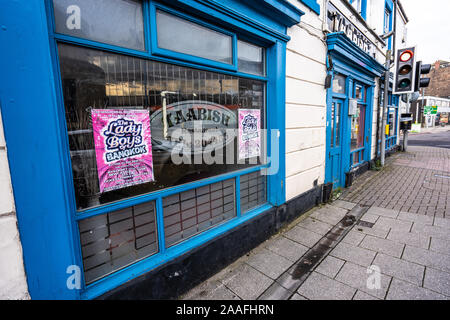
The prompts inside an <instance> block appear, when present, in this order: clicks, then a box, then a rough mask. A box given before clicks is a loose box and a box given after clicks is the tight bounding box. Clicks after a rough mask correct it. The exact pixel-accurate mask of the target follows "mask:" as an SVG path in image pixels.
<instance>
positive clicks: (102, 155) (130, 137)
mask: <svg viewBox="0 0 450 320" xmlns="http://www.w3.org/2000/svg"><path fill="white" fill-rule="evenodd" d="M92 127H93V131H94V142H95V156H96V159H97V172H98V180H99V185H100V192H107V191H111V190H116V189H121V188H125V187H129V186H133V185H137V184H141V183H145V182H150V181H153V180H154V177H153V159H152V143H151V134H150V119H149V113H148V110H113V109H92Z"/></svg>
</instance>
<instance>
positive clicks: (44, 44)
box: [0, 0, 320, 299]
mask: <svg viewBox="0 0 450 320" xmlns="http://www.w3.org/2000/svg"><path fill="white" fill-rule="evenodd" d="M302 2H303V3H304V4H306V5H308V6H310V7H311V9H312V10H313V11H314V12H316V13H317V14H319V12H320V11H319V6H318V5H317V3H316V2H315V1H313V0H308V1H302ZM91 3H92V2H90V1H84V0H73V1H65V0H53V1H44V0H31V1H30V0H26V1H25V0H23V1H15V2H10V1H9V2H7V3H4V4H3V7H2V10H1V13H0V18H1V19H0V20H1V21H2V30H1V31H0V41H1V42H2V43H9V49H8V50H6V51H2V53H1V59H0V61H1V62H0V66H1V69H2V73H3V76H2V77H1V79H0V90H1V91H0V105H1V108H2V109H1V111H2V117H3V124H4V131H5V137H6V142H7V146H8V159H9V164H10V171H11V179H12V184H13V189H14V197H15V205H16V212H17V218H18V224H19V231H20V235H21V242H22V247H23V256H24V265H25V271H26V275H27V281H28V289H29V292H30V295H31V297H32V298H33V299H92V298H95V297H98V296H100V295H102V294H105V293H107V292H108V291H110V290H113V289H115V288H117V287H119V286H121V285H122V284H124V283H126V282H128V281H130V280H133V279H136V277H138V276H142V275H145V274H146V273H148V272H149V271H151V270H155V269H157V268H163V267H164V266H165V265H166V264H167V263H169V262H171V261H174V260H175V259H176V258H178V257H180V256H182V255H184V254H187V253H189V252H190V251H192V250H193V249H195V248H198V247H199V246H202V245H204V244H205V243H208V241H211V240H212V239H216V238H218V237H221V236H223V235H224V234H227V232H229V231H231V230H234V229H235V228H236V227H238V226H240V225H242V224H245V223H248V222H249V221H252V219H254V218H255V217H258V216H261V215H262V214H264V213H265V212H267V211H268V210H269V209H271V208H274V207H277V206H280V205H282V204H283V203H285V189H284V186H285V181H284V180H285V158H284V154H285V68H286V66H285V64H286V60H285V55H286V42H287V41H288V40H289V37H288V36H287V35H286V30H287V27H289V26H292V25H293V24H296V23H298V22H299V21H300V17H301V15H303V12H301V11H300V10H299V9H298V8H296V7H295V6H293V5H291V4H289V3H288V2H286V1H283V0H264V1H253V0H248V1H235V0H226V1H214V0H178V1H175V0H173V1H164V3H160V2H157V1H151V0H143V1H138V0H133V1H123V0H114V1H103V2H102V3H101V5H100V6H101V14H99V12H98V11H96V10H98V7H97V8H96V7H95V6H91ZM80 12H81V14H82V17H83V18H82V19H81V18H80V16H79V14H80ZM117 14H119V15H120V16H121V17H122V19H117V20H115V19H114V16H115V15H117ZM124 16H127V17H129V18H130V20H129V21H127V20H126V19H123V17H124ZM102 20H103V21H102ZM24 21H26V23H24ZM131 22H132V23H131ZM85 23H91V24H92V26H93V27H92V26H91V28H87V29H84V30H87V31H86V33H83V32H80V30H83V28H81V27H80V26H83V25H84V24H85ZM96 23H98V24H97V25H96ZM127 23H129V25H127ZM95 26H97V27H95ZM122 28H123V29H122ZM183 28H190V29H189V30H187V31H186V32H183V30H184V29H183ZM180 30H181V31H180ZM195 30H197V31H198V33H199V34H202V35H203V37H208V39H210V40H211V41H216V43H218V45H220V46H224V48H226V49H224V50H218V51H217V52H211V51H205V50H203V51H202V50H201V48H202V46H201V45H200V44H201V43H200V42H197V43H199V45H198V46H192V43H194V44H195V43H196V41H200V40H201V37H200V38H198V37H197V39H194V41H191V42H190V43H189V42H186V44H185V45H184V46H182V47H177V45H179V43H177V41H170V39H171V38H170V37H169V38H165V36H167V35H174V34H178V38H179V41H180V43H181V42H183V41H184V42H183V43H185V39H183V36H182V37H180V36H179V35H180V34H181V35H183V34H184V35H187V34H192V35H194V36H195V35H196V33H195V32H196V31H195ZM117 35H118V36H117ZM167 39H169V41H165V40H167ZM212 47H213V48H217V47H214V46H212ZM186 48H187V49H186ZM212 51H213V50H212ZM243 53H245V54H243ZM214 90H217V92H216V91H214ZM195 99H197V100H204V101H207V102H208V103H210V104H214V105H218V104H219V105H221V107H220V108H221V110H222V109H224V108H225V109H227V110H225V112H228V113H227V114H228V115H230V114H232V113H233V112H235V111H233V110H235V109H237V108H241V107H245V106H246V107H247V108H249V109H255V108H256V109H258V110H259V112H260V113H261V114H262V115H263V116H262V118H263V120H262V126H263V128H266V129H268V131H270V130H274V131H275V132H278V134H275V135H272V137H271V138H269V137H267V151H266V153H264V154H262V155H261V158H266V159H267V161H262V160H264V159H262V160H261V161H259V162H257V163H256V164H252V165H246V166H244V167H238V168H234V167H232V168H223V167H220V168H216V169H214V170H215V171H211V170H213V169H211V168H213V167H214V166H208V167H207V168H205V167H202V168H197V169H196V170H194V171H192V173H191V175H190V176H188V173H189V172H190V171H189V170H188V169H187V167H183V168H185V169H183V170H181V172H179V171H180V170H179V171H176V169H173V170H170V169H168V168H169V167H167V165H168V164H167V162H166V160H164V159H163V157H159V158H158V155H156V153H157V152H161V153H162V154H163V153H164V147H165V144H164V141H162V142H161V141H160V142H159V143H156V142H155V143H156V144H153V141H152V144H153V150H154V166H155V168H156V166H160V168H161V170H160V171H161V172H160V173H155V175H156V176H157V177H160V178H159V179H160V180H161V181H162V180H164V179H165V180H164V183H161V185H157V183H156V184H155V183H153V184H147V185H144V187H141V189H140V188H134V189H133V187H134V186H132V187H129V188H131V189H129V188H124V189H123V190H125V191H121V192H119V191H112V192H110V193H109V194H108V196H105V195H103V194H102V195H98V190H97V189H96V188H98V186H96V185H95V184H94V185H92V183H91V182H92V177H89V179H87V178H86V177H87V173H86V172H88V171H87V170H88V169H89V168H92V166H91V165H90V164H89V163H87V161H90V159H91V158H90V157H92V146H91V147H86V146H84V145H83V146H84V147H85V148H83V146H80V144H83V143H84V142H85V141H86V138H85V135H86V134H87V135H92V128H91V127H89V126H90V125H92V122H91V121H90V120H89V119H90V118H89V117H86V113H87V112H91V109H95V108H97V109H118V108H121V109H127V108H128V109H130V108H132V109H146V110H149V111H150V112H154V114H157V111H158V110H162V109H161V108H163V107H161V106H164V108H165V106H166V105H167V106H169V105H170V106H171V107H173V108H175V107H179V105H180V103H181V102H183V101H186V100H189V101H191V100H195ZM234 99H236V100H234ZM204 101H203V102H204ZM79 106H82V107H79ZM223 106H226V107H223ZM179 108H180V107H179ZM233 108H234V109H233ZM155 117H156V116H155ZM167 119H169V118H167ZM161 123H162V124H164V125H166V124H165V121H164V120H163V121H160V124H161ZM152 130H153V131H152V137H153V135H155V137H156V136H157V135H158V130H159V129H158V125H157V124H155V127H154V128H153V129H152ZM161 132H164V135H165V131H161ZM273 137H275V138H273ZM155 139H156V138H155ZM81 142H83V143H81ZM90 148H91V149H90ZM158 159H159V160H158ZM91 160H92V159H91ZM158 161H159V162H158ZM274 165H275V166H276V167H277V170H276V171H275V172H273V173H272V174H270V175H264V174H262V172H263V171H264V170H267V168H268V167H273V166H274ZM90 166H91V167H90ZM155 170H156V169H155ZM208 170H209V171H208ZM269 170H270V169H269ZM155 172H156V171H155ZM173 172H176V173H174V174H178V175H179V176H180V177H182V178H177V179H174V180H173V181H172V182H168V181H169V180H170V177H171V176H172V173H173ZM158 175H159V176H158ZM195 177H197V178H195ZM80 181H81V182H80ZM94 189H95V190H94ZM217 194H219V195H220V196H218V198H214V197H215V195H217ZM205 197H207V198H208V199H209V200H208V201H207V205H208V206H209V207H210V209H211V207H212V206H213V203H214V201H216V200H220V201H219V202H220V203H221V204H220V206H219V207H217V208H219V209H218V210H219V211H220V213H219V214H218V215H217V216H211V217H209V218H208V219H207V220H205V221H207V223H206V222H205V223H206V224H205V223H203V224H202V223H201V221H200V219H202V218H201V214H200V213H199V212H200V210H201V207H202V203H201V202H200V199H204V198H205ZM188 200H189V201H191V202H189V201H188ZM192 202H194V204H192ZM188 203H191V204H189V206H192V208H191V207H189V208H190V209H192V210H193V211H195V212H196V213H195V212H194V213H193V215H194V218H195V219H196V220H195V219H194V220H195V221H196V222H195V221H194V222H192V223H191V225H190V229H189V227H188V226H186V225H184V223H185V222H186V221H188V220H187V219H188V218H186V220H183V219H184V218H183V217H180V218H179V219H181V220H177V219H178V218H176V217H178V216H182V213H183V212H187V211H188V210H187V209H186V210H183V209H182V208H183V206H184V207H186V206H188ZM177 208H178V209H177ZM217 208H216V209H217ZM208 212H210V211H208ZM177 215H178V216H177ZM211 215H212V214H211ZM175 218H176V219H175ZM174 221H175V222H174ZM190 221H192V220H190ZM193 227H194V229H192V228H193ZM121 228H122V229H121ZM99 230H100V231H99ZM102 232H103V233H104V234H100V233H102ZM129 234H131V238H130V239H131V240H130V239H128V238H127V235H129ZM117 235H120V236H117ZM114 237H115V238H114ZM120 241H122V242H120ZM102 246H106V247H102ZM127 248H131V249H127ZM114 250H117V251H114ZM127 250H129V251H127ZM119 251H120V252H119ZM105 256H107V258H106V259H107V261H109V262H104V261H103V262H102V259H104V257H105ZM80 269H81V274H78V273H77V272H79V270H80ZM78 275H79V276H80V277H81V278H80V279H78V278H77V276H78Z"/></svg>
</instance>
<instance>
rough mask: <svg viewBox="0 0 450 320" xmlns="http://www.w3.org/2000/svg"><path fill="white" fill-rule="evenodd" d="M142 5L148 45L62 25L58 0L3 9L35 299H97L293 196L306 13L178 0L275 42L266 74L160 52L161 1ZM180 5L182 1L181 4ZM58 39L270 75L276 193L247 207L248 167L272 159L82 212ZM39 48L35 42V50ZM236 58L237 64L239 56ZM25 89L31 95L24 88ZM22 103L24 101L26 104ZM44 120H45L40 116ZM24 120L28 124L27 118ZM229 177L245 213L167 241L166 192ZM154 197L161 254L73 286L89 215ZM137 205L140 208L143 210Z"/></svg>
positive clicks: (21, 209) (15, 164) (21, 207)
mask: <svg viewBox="0 0 450 320" xmlns="http://www.w3.org/2000/svg"><path fill="white" fill-rule="evenodd" d="M142 3H143V14H144V30H145V33H144V39H145V50H144V51H141V50H135V49H132V48H126V47H121V46H117V45H116V44H110V43H102V42H100V41H95V40H92V39H84V38H81V37H73V36H70V35H67V34H61V33H55V32H54V19H53V12H54V11H53V6H52V1H51V0H46V1H26V0H23V1H18V2H8V3H5V5H4V7H3V8H2V13H3V12H6V13H11V14H5V15H4V17H5V22H4V23H5V24H6V25H11V26H15V27H14V28H8V30H10V31H11V32H3V33H2V34H1V36H2V40H5V41H6V42H8V43H11V44H12V46H11V50H8V51H7V52H2V59H1V62H0V64H1V66H2V70H3V71H4V72H5V73H6V74H9V75H10V76H9V77H8V81H6V80H2V79H3V78H2V79H0V81H1V83H0V84H1V86H2V88H4V90H2V93H1V95H2V96H1V97H2V103H1V108H2V116H3V123H4V128H5V137H6V140H7V144H8V157H9V161H10V171H11V177H12V182H13V188H14V195H15V201H16V211H17V216H18V221H19V230H20V233H21V240H22V247H23V252H24V265H25V270H26V273H27V281H28V289H29V292H30V295H31V297H32V298H34V299H80V298H81V299H90V298H94V297H97V296H99V295H101V294H103V293H105V292H107V291H109V290H111V289H113V288H115V287H117V286H119V285H121V284H123V283H125V282H126V281H129V280H131V279H134V278H136V277H137V276H139V275H142V274H144V273H146V272H148V271H150V270H152V269H154V268H156V267H158V266H161V265H163V264H165V263H167V262H168V261H170V260H171V259H174V258H176V257H178V256H180V255H182V254H184V253H186V252H189V251H190V250H192V249H194V248H196V247H198V246H199V245H201V244H204V243H206V242H207V241H209V240H211V239H213V238H215V237H217V236H219V235H221V234H223V233H225V232H227V231H229V230H231V229H232V228H234V227H236V226H238V225H240V224H242V223H243V222H245V221H248V220H250V219H252V218H253V217H255V216H257V215H259V214H260V213H262V212H264V211H265V210H267V209H268V208H270V207H271V206H278V205H281V204H283V203H284V202H285V189H284V186H285V159H284V157H283V156H280V155H284V154H285V132H284V131H283V130H282V128H285V110H284V109H285V108H284V105H285V63H286V60H285V54H286V42H287V41H288V40H289V37H288V36H287V35H286V34H285V32H286V27H288V26H290V25H292V24H289V23H294V22H295V23H298V22H299V20H300V16H301V15H302V14H303V13H302V12H301V11H299V10H297V9H296V10H294V9H293V8H292V6H288V5H286V7H283V8H284V9H286V10H281V9H280V8H279V6H281V5H282V4H283V3H282V2H277V6H274V7H273V10H272V11H270V12H269V11H268V12H266V19H267V21H268V20H269V19H270V18H268V17H272V16H273V15H274V14H275V15H277V16H278V18H277V19H276V20H273V21H271V24H270V25H267V24H263V23H262V22H258V17H260V16H261V12H260V11H257V10H253V9H252V8H251V7H250V6H249V7H242V8H241V9H242V10H240V11H239V12H238V11H236V10H234V9H233V8H232V7H228V6H225V5H222V4H219V3H218V4H217V5H212V6H210V5H208V6H206V5H205V4H204V3H203V2H200V1H192V0H180V1H178V2H177V3H179V7H177V9H180V8H182V9H183V14H186V15H188V16H194V15H195V13H198V12H202V15H201V16H202V18H203V17H205V19H207V18H208V17H209V19H210V20H209V21H208V22H206V23H207V24H208V25H209V24H211V21H212V20H213V21H215V24H214V25H216V24H217V27H218V28H220V29H224V26H226V31H227V32H231V33H233V34H235V35H237V36H240V35H241V33H242V35H245V36H244V37H243V38H244V40H245V41H247V42H253V43H256V44H258V45H263V46H264V47H265V50H266V54H265V57H266V59H265V61H266V75H265V76H257V75H252V74H246V73H242V72H239V71H238V70H235V69H227V68H222V67H221V66H214V65H212V64H210V63H209V61H196V62H195V63H194V62H193V60H192V59H190V57H186V59H184V58H183V59H176V58H174V57H172V56H170V55H167V56H163V55H154V54H153V53H152V48H151V32H150V31H152V30H151V28H150V23H151V19H150V6H151V5H152V4H153V1H150V0H144V1H143V2H142ZM255 3H256V1H255ZM175 5H177V4H175V3H174V6H175ZM19 8H20V9H19ZM275 9H276V10H275ZM173 10H175V9H173ZM175 11H176V10H175ZM249 17H250V18H249ZM281 17H285V19H281ZM23 21H27V24H24V23H23ZM281 21H282V22H281ZM286 21H288V22H286ZM29 30H33V32H29ZM19 35H20V36H19ZM58 43H64V44H70V45H76V46H78V47H84V48H89V49H96V50H102V51H106V52H111V53H115V54H120V55H125V56H129V57H137V58H142V59H148V60H152V61H159V62H164V63H169V64H175V65H179V66H186V67H191V68H198V69H201V70H205V71H212V72H220V73H222V74H226V75H233V76H239V77H242V78H246V79H254V80H258V81H262V82H264V83H265V84H266V92H265V94H264V95H265V101H266V112H267V114H268V115H269V116H268V117H267V128H268V129H269V130H275V131H278V133H279V134H274V135H271V137H272V138H273V141H272V140H271V139H269V140H268V141H267V144H268V148H267V150H268V152H267V156H268V158H269V159H270V161H271V162H270V164H274V165H276V166H277V168H276V169H277V170H274V172H272V174H270V175H267V178H266V179H267V180H266V183H267V193H266V194H265V199H264V197H262V198H263V199H262V201H263V202H262V203H260V204H258V205H257V206H256V207H255V206H249V205H248V203H244V202H242V204H243V208H246V209H242V210H241V200H242V199H245V197H246V195H245V192H246V182H247V181H248V180H247V179H249V176H248V175H252V174H254V173H258V172H260V171H261V170H264V169H265V168H266V167H267V165H266V166H255V167H252V168H248V169H245V170H241V171H234V172H229V173H225V174H222V175H219V176H214V177H210V178H206V179H203V180H199V181H195V182H193V183H189V184H186V185H180V186H176V187H173V188H169V189H167V190H162V191H157V192H154V193H151V194H143V195H140V196H137V197H133V198H127V199H125V200H123V201H118V202H114V203H109V204H107V205H104V206H99V207H95V208H92V209H89V210H85V211H82V212H79V211H77V207H76V203H75V199H74V196H73V195H74V191H73V181H72V180H73V179H72V178H73V177H72V170H71V160H70V150H69V145H68V143H69V141H68V138H67V127H66V123H65V112H64V103H63V102H64V99H63V92H62V85H61V78H60V72H61V71H60V65H59V58H58V51H57V46H58ZM46 44H49V45H46ZM30 47H31V48H34V49H33V50H29V48H30ZM25 48H26V49H25ZM17 57H20V60H21V61H22V62H23V64H22V67H21V68H16V66H17V65H16V64H11V63H6V62H7V61H12V60H14V59H17ZM235 60H236V59H235ZM234 63H235V64H236V61H234ZM5 92H7V93H5ZM24 92H27V94H26V95H25V94H23V93H24ZM15 106H21V107H22V106H23V108H17V107H15ZM36 119H39V121H37V122H36ZM17 123H20V124H21V125H20V126H18V125H17ZM36 124H38V125H36ZM24 145H29V146H30V148H24V147H23V146H24ZM29 159H33V164H32V165H30V161H29ZM272 169H275V168H272ZM269 170H271V169H269ZM24 177H26V178H24ZM226 180H232V181H234V186H235V189H234V190H235V191H234V192H235V199H237V200H236V217H234V218H232V219H230V220H228V221H226V222H225V223H222V224H220V225H218V226H215V227H214V228H212V229H208V230H207V231H205V232H202V233H200V234H198V235H196V236H194V237H191V238H189V239H188V240H186V241H183V242H180V243H177V244H175V245H173V246H170V247H167V246H165V245H164V227H165V226H164V220H163V207H164V205H165V204H164V199H165V198H167V197H169V196H171V195H175V194H179V193H182V192H187V191H192V190H194V189H196V188H201V187H204V186H207V185H211V184H214V183H218V182H222V181H226ZM48 181H52V183H48ZM36 186H39V188H36ZM50 195H51V196H50ZM150 201H153V203H154V209H152V210H155V216H156V218H155V220H156V228H157V231H158V233H157V239H158V246H157V248H158V253H156V254H153V255H151V256H150V257H147V258H144V259H142V260H139V261H138V262H136V263H134V264H130V265H127V266H126V267H124V268H122V269H120V270H118V271H117V272H114V273H111V274H110V275H108V276H106V277H103V278H102V279H100V280H98V281H95V282H93V283H91V284H89V285H85V284H84V279H82V281H81V288H75V289H74V290H72V289H71V288H69V287H68V286H67V283H68V282H67V280H68V278H69V276H70V270H73V269H71V268H70V267H71V266H82V265H83V264H82V253H81V241H80V240H81V239H80V230H79V222H80V221H83V220H85V219H87V218H91V217H93V218H94V217H97V216H100V215H104V214H110V213H112V212H114V211H117V210H121V209H126V208H130V207H133V206H135V207H136V208H137V206H140V205H141V204H145V203H148V202H150ZM242 201H243V200H242ZM247 208H248V210H247ZM137 210H140V209H139V208H137ZM148 212H150V211H148ZM37 217H38V218H37Z"/></svg>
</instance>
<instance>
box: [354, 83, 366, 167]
mask: <svg viewBox="0 0 450 320" xmlns="http://www.w3.org/2000/svg"><path fill="white" fill-rule="evenodd" d="M366 95H367V90H366V87H364V86H362V85H359V84H355V88H354V97H355V99H357V102H358V103H357V107H356V113H355V114H353V115H352V116H351V140H350V153H351V164H352V165H357V164H359V163H361V162H362V161H363V160H364V148H365V130H366V127H365V123H366V107H367V101H366Z"/></svg>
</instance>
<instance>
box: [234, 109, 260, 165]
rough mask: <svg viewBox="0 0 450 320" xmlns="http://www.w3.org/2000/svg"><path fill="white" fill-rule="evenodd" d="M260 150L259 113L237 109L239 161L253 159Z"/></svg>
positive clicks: (252, 110) (256, 110)
mask: <svg viewBox="0 0 450 320" xmlns="http://www.w3.org/2000/svg"><path fill="white" fill-rule="evenodd" d="M260 150H261V112H260V110H259V109H239V159H247V158H253V157H257V156H259V155H260Z"/></svg>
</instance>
